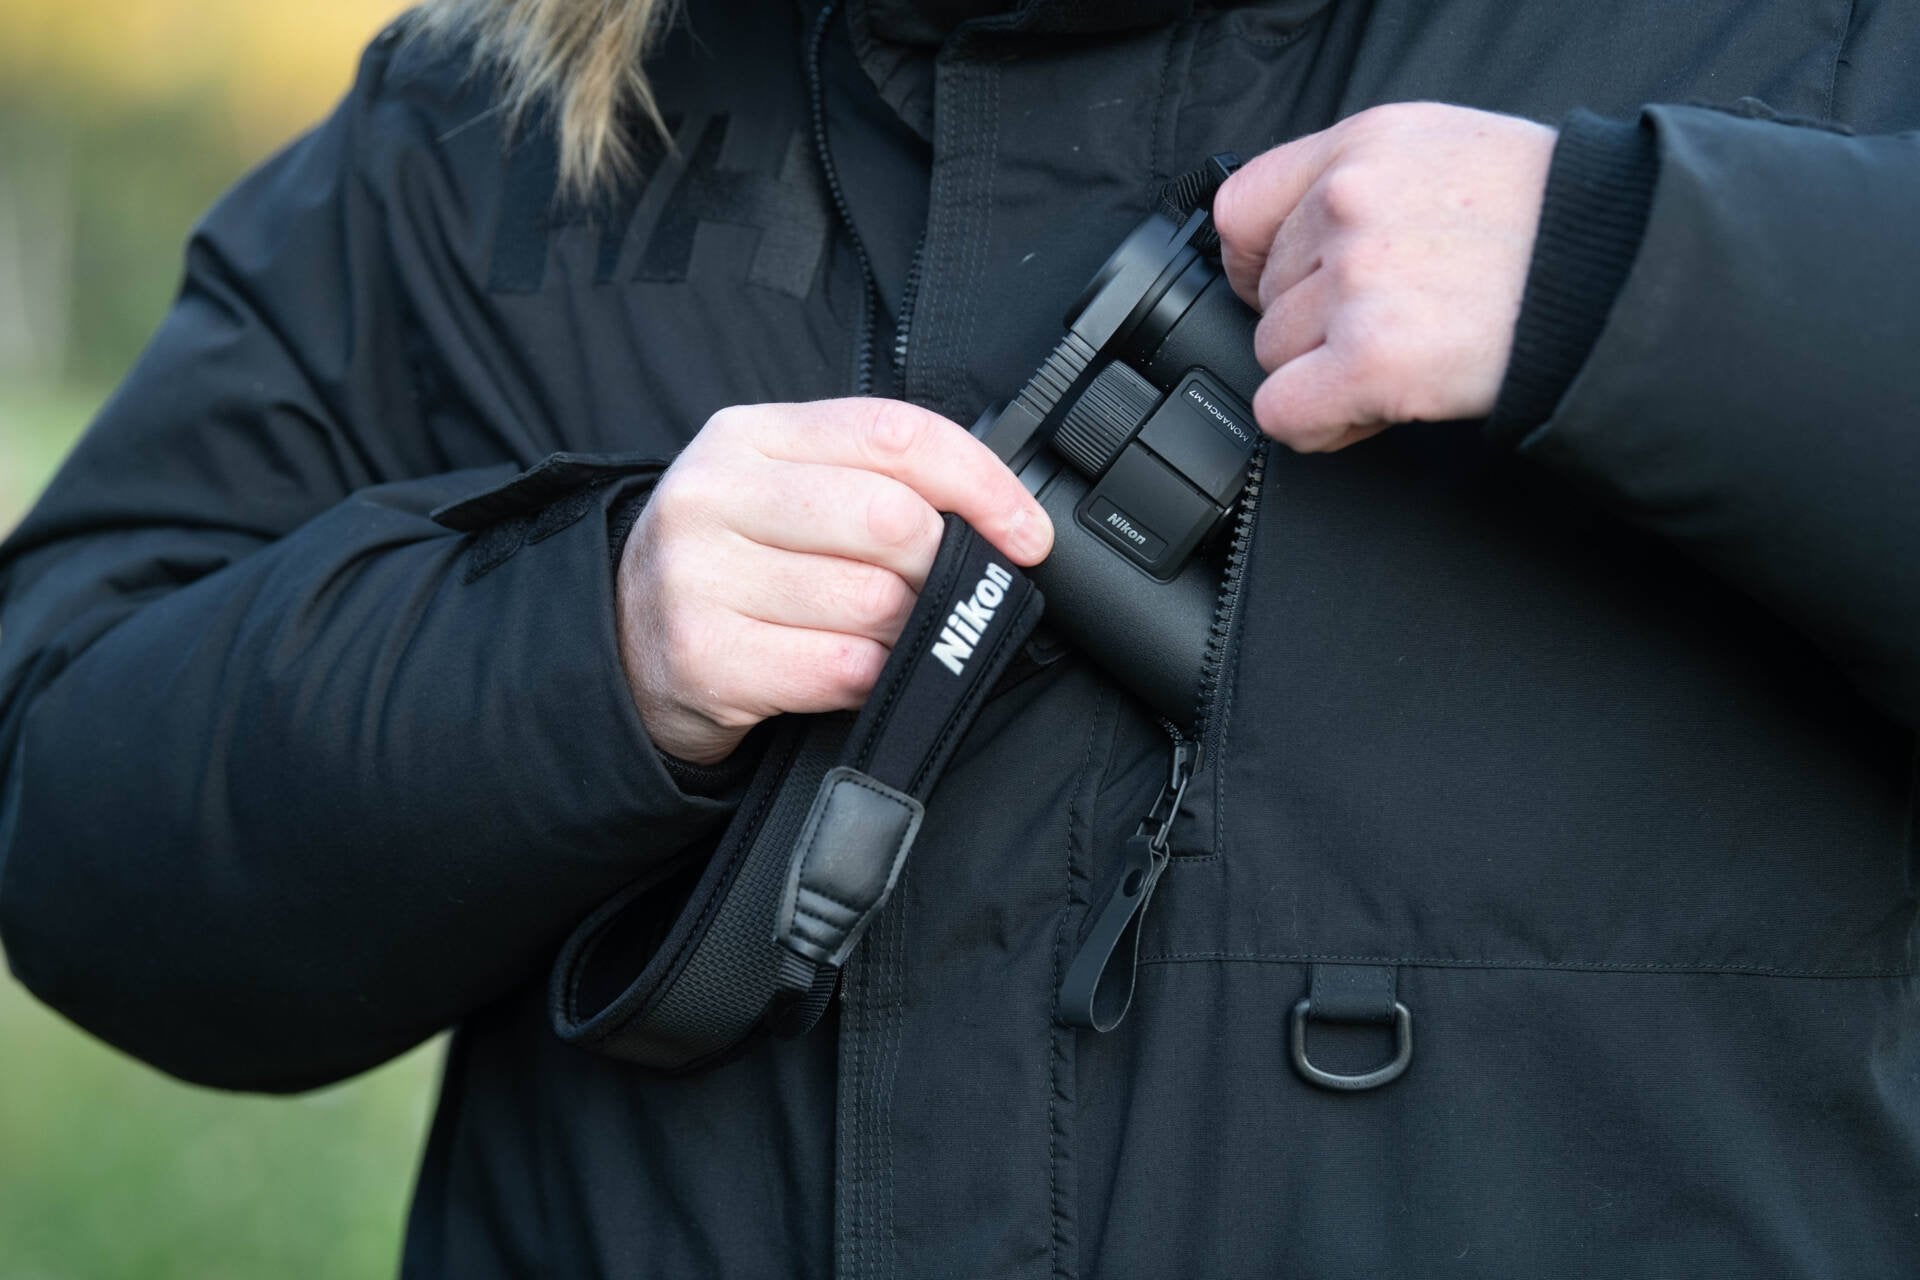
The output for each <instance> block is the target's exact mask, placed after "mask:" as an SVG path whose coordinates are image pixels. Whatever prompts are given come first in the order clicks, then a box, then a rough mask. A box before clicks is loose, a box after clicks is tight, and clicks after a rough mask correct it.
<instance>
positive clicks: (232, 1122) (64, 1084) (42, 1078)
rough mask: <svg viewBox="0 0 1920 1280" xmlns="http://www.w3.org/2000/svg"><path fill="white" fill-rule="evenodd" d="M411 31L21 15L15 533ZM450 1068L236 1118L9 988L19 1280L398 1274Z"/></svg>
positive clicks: (7, 242) (331, 20)
mask: <svg viewBox="0 0 1920 1280" xmlns="http://www.w3.org/2000/svg"><path fill="white" fill-rule="evenodd" d="M400 7H401V6H400V5H399V4H397V3H391V2H389V0H324V2H323V0H298V2H290V0H274V2H273V3H262V2H261V0H198V2H197V3H185V2H183V0H0V532H3V531H4V530H6V529H8V528H10V527H11V526H12V524H13V523H14V522H15V521H16V520H17V519H18V517H19V516H20V514H21V513H22V512H23V511H24V510H25V509H26V507H27V506H28V505H29V504H30V503H31V502H32V500H33V497H34V495H35V494H36V493H37V492H38V491H39V489H40V487H41V486H42V485H44V484H45V482H46V479H47V477H48V476H49V475H50V474H51V473H52V471H53V468H54V467H55V466H56V465H58V462H59V459H60V457H61V455H62V454H63V453H64V452H65V451H66V449H67V447H68V445H69V444H70V443H71V442H72V440H73V439H74V437H75V436H76V435H78V434H79V432H80V431H81V430H82V429H84V427H85V426H86V423H87V420H88V418H89V417H91V415H92V414H93V412H94V410H95V408H96V407H97V406H98V404H99V402H100V401H101V399H102V398H103V397H104V396H105V395H106V393H107V391H108V390H110V389H111V387H112V385H113V383H114V381H115V380H116V379H117V378H119V376H120V375H121V374H122V373H123V372H124V371H125V370H126V368H127V367H128V365H129V364H131V363H132V361H133V358H134V356H135V355H136V354H137V353H138V351H139V348H140V345H141V343H142V342H143V341H144V340H145V338H146V335H147V334H148V333H149V332H151V331H152V329H153V327H154V325H155V324H156V323H157V322H158V320H159V318H160V316H161V314H162V313H163V312H164V311H165V309H166V306H167V304H168V302H169V301H170V300H171V298H172V295H173V292H174V290H175V288H176V286H177V283H178V279H179V272H180V262H181V247H182V245H183V243H184V241H185V238H186V235H187V231H188V229H189V227H190V226H191V225H192V223H193V220H194V219H195V218H196V217H197V216H198V215H199V214H200V213H201V212H202V211H203V210H204V209H205V208H206V207H207V205H208V204H209V203H211V202H212V200H213V199H214V197H216V196H217V195H218V194H219V192H220V191H221V190H222V189H223V188H224V187H226V186H227V185H228V184H229V183H231V182H232V181H233V180H234V179H235V178H236V177H237V176H239V174H240V173H241V172H242V171H244V170H245V169H246V168H247V167H248V166H249V165H251V164H253V163H255V162H256V161H257V160H259V159H260V158H261V157H262V156H264V155H266V154H267V153H268V152H270V151H271V150H272V149H273V148H274V147H275V146H277V145H279V144H280V143H282V142H284V141H285V140H286V139H287V138H289V137H291V136H292V135H293V134H295V133H296V132H298V131H299V130H300V129H301V128H302V127H304V126H305V125H307V124H309V123H311V122H312V121H314V120H317V119H318V118H319V117H320V116H321V115H322V114H324V113H325V111H326V110H327V108H328V106H329V104H330V103H331V102H332V100H333V99H334V98H336V97H337V96H338V95H339V94H340V92H341V91H342V90H343V89H344V88H345V87H346V85H347V83H348V81H349V79H350V78H351V75H352V71H353V64H354V59H355V57H356V56H357V54H358V51H359V48H360V46H361V45H362V44H364V43H365V41H366V40H367V39H368V38H369V37H370V36H371V35H372V34H373V33H374V32H375V31H377V30H378V29H379V28H380V26H381V25H382V24H384V23H385V22H386V21H388V20H389V19H390V18H391V17H392V16H393V15H394V14H395V13H396V12H398V10H399V9H400ZM438 1058H439V1050H438V1048H437V1046H428V1047H424V1048H422V1049H420V1050H418V1051H416V1052H414V1053H413V1054H410V1055H409V1056H407V1057H406V1058H404V1059H402V1060H401V1061H399V1062H396V1063H392V1064H390V1065H388V1066H386V1067H384V1068H382V1069H381V1070H379V1071H376V1072H373V1073H371V1074H370V1075H368V1076H365V1077H363V1078H361V1079H359V1080H357V1081H354V1082H353V1083H351V1084H348V1085H345V1086H341V1087H339V1088H334V1089H328V1090H324V1091H322V1092H319V1093H316V1094H311V1095H308V1096H306V1097H301V1098H295V1099H267V1098H249V1097H240V1096H234V1095H225V1094H217V1093H213V1092H210V1091H206V1090H199V1089H192V1088H188V1087H187V1086H184V1085H181V1084H178V1083H176V1082H174V1081H171V1080H169V1079H167V1078H165V1077H163V1076H161V1075H159V1074H157V1073H155V1072H153V1071H150V1070H148V1069H147V1068H145V1067H142V1066H140V1065H138V1064H137V1063H134V1062H132V1061H131V1060H129V1059H127V1058H125V1057H122V1056H121V1055H119V1054H117V1053H115V1052H114V1051H112V1050H110V1049H108V1048H106V1047H105V1046H103V1045H101V1044H99V1043H98V1042H96V1041H94V1040H91V1039H89V1038H88V1037H87V1036H86V1035H84V1034H83V1033H81V1032H80V1031H77V1030H75V1029H74V1028H73V1027H71V1026H69V1025H68V1024H66V1023H65V1022H63V1021H61V1020H60V1019H59V1018H58V1017H56V1016H55V1015H53V1014H52V1013H49V1012H48V1011H47V1010H45V1009H43V1008H41V1007H40V1006H39V1005H37V1004H35V1003H34V1002H33V1000H32V999H31V997H29V996H28V995H27V994H26V993H25V992H24V991H23V990H22V989H21V988H20V987H19V986H18V985H16V984H14V983H13V982H11V981H10V980H8V979H5V978H0V1280H120V1278H121V1277H125V1278H127V1280H174V1278H176V1277H178V1278H179V1280H187V1278H188V1277H191V1278H192V1280H225V1278H227V1277H233V1278H235V1280H241V1278H245V1280H259V1278H264V1277H272V1278H275V1280H278V1278H279V1277H299V1278H301V1280H306V1278H308V1277H354V1278H356V1280H358V1278H359V1277H369V1276H382V1275H392V1274H393V1273H394V1271H395V1266H396V1262H397V1259H398V1257H399V1241H400V1230H401V1224H402V1221H403V1219H404V1216H405V1212H406V1200H407V1193H408V1190H409V1188H410V1186H411V1183H412V1179H413V1173H414V1167H415V1164H416V1162H417V1160H418V1153H419V1148H420V1143H421V1140H422V1136H423V1133H424V1130H425V1127H426V1122H427V1117H428V1111H429V1107H430V1102H431V1096H432V1089H433V1081H434V1076H435V1073H436V1070H437V1064H438Z"/></svg>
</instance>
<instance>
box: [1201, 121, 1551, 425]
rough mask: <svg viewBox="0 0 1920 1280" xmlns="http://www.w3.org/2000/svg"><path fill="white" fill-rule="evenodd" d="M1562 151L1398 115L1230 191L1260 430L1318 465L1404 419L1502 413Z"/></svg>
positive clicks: (1321, 142) (1536, 133)
mask: <svg viewBox="0 0 1920 1280" xmlns="http://www.w3.org/2000/svg"><path fill="white" fill-rule="evenodd" d="M1556 137H1557V135H1556V134H1555V132H1554V131H1553V130H1552V129H1550V128H1547V127H1546V126H1545V125H1540V124H1535V123H1533V122H1531V121H1528V120H1521V119H1517V118H1515V117H1513V116H1502V115H1494V114H1491V113H1489V112H1485V111H1474V110H1470V109H1468V108H1466V107H1450V106H1443V105H1440V104H1437V103H1425V102H1420V103H1398V104H1394V105H1390V106H1383V107H1374V108H1373V109H1371V110H1368V111H1362V112H1360V113H1359V114H1358V115H1354V116H1349V117H1348V118H1347V119H1345V120H1343V121H1341V122H1340V123H1339V124H1336V125H1334V126H1333V127H1332V128H1330V129H1326V130H1323V131H1322V132H1320V133H1315V134H1310V135H1308V136H1307V137H1304V138H1300V139H1297V140H1295V141H1293V142H1289V143H1287V144H1286V145H1285V146H1281V147H1275V148H1274V149H1273V150H1271V151H1268V152H1265V153H1264V154H1262V155H1260V156H1257V157H1255V158H1254V159H1253V160H1251V161H1249V162H1248V163H1247V164H1246V165H1245V166H1244V167H1243V168H1241V170H1240V171H1239V172H1238V173H1236V174H1234V175H1233V177H1231V178H1229V179H1228V180H1227V181H1226V183H1225V184H1224V185H1223V186H1222V187H1221V188H1220V192H1219V194H1218V195H1217V196H1216V197H1215V199H1214V205H1213V212H1214V223H1215V225H1216V226H1217V227H1218V228H1219V231H1220V244H1221V259H1222V262H1223V263H1224V265H1225V267H1226V271H1227V276H1228V279H1229V280H1230V281H1231V283H1232V284H1233V288H1234V292H1236V293H1238V294H1239V295H1240V297H1241V299H1242V300H1244V301H1245V302H1246V303H1247V305H1248V306H1251V307H1256V308H1257V309H1258V310H1259V311H1260V312H1261V320H1260V325H1259V328H1258V329H1257V330H1256V332H1255V337H1254V354H1255V356H1256V357H1257V358H1258V359H1259V361H1260V365H1261V367H1262V368H1264V369H1266V370H1267V373H1268V377H1267V380H1266V382H1265V383H1263V384H1262V385H1261V387H1260V391H1259V393H1258V394H1257V395H1256V396H1255V397H1254V401H1253V411H1254V416H1255V417H1256V418H1257V419H1258V420H1259V423H1260V426H1261V429H1262V430H1264V431H1265V432H1266V433H1267V434H1268V435H1270V436H1272V437H1273V438H1274V439H1276V440H1279V441H1281V442H1282V443H1283V444H1286V445H1288V446H1290V447H1292V448H1293V449H1296V450H1299V451H1302V452H1315V451H1324V450H1332V449H1341V448H1345V447H1346V446H1347V445H1350V444H1353V443H1354V442H1355V441H1358V440H1364V439H1366V438H1367V437H1368V436H1371V435H1374V434H1376V433H1378V432H1380V431H1382V430H1385V429H1386V428H1387V427H1388V426H1389V425H1391V424H1393V423H1395V422H1415V421H1428V422H1431V421H1444V420H1449V419H1455V418H1477V417H1483V416H1485V415H1486V414H1487V413H1489V412H1491V411H1492V409H1493V402H1494V397H1495V396H1496V395H1497V394H1498V392H1499V390H1500V383H1501V380H1502V379H1503V378H1504V377H1505V375H1506V369H1507V358H1508V356H1509V355H1510V354H1511V352H1512V349H1513V330H1514V322H1515V321H1516V320H1517V319H1518V318H1519V315H1520V297H1521V291H1522V289H1523V288H1524V287H1525V285H1526V279H1527V266H1528V263H1529V262H1530V260H1531V258H1532V255H1533V239H1534V233H1535V231H1536V230H1537V229H1538V227H1539V223H1540V205H1541V199H1542V196H1543V194H1544V192H1545V188H1546V180H1547V168H1548V165H1549V164H1550V163H1551V161H1552V159H1553V147H1554V142H1555V139H1556Z"/></svg>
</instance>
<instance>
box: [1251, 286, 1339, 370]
mask: <svg viewBox="0 0 1920 1280" xmlns="http://www.w3.org/2000/svg"><path fill="white" fill-rule="evenodd" d="M1330 293H1331V286H1330V283H1329V280H1328V276H1327V273H1326V272H1324V271H1316V272H1314V273H1313V274H1312V275H1310V276H1308V277H1307V278H1306V279H1304V280H1302V281H1301V282H1300V283H1299V284H1297V285H1295V286H1294V287H1293V288H1291V289H1289V290H1287V291H1286V292H1285V293H1283V294H1281V295H1280V296H1279V297H1277V298H1275V299H1274V300H1273V301H1272V302H1271V303H1269V304H1268V306H1267V310H1266V314H1265V315H1263V316H1261V317H1260V323H1259V325H1258V326H1256V327H1255V329H1254V331H1253V356H1254V359H1256V360H1258V361H1259V362H1260V367H1261V368H1262V369H1265V370H1266V371H1267V372H1268V373H1272V372H1273V371H1274V370H1276V369H1278V368H1279V367H1280V366H1281V365H1283V364H1285V363H1287V361H1289V360H1297V359H1299V358H1300V357H1301V356H1303V355H1305V354H1306V353H1307V352H1309V351H1311V350H1313V349H1314V348H1315V347H1317V346H1319V345H1320V344H1321V343H1323V342H1325V341H1326V340H1327V314H1328V311H1327V309H1328V306H1329V305H1330V304H1331V302H1332V298H1331V297H1330V296H1329V294H1330Z"/></svg>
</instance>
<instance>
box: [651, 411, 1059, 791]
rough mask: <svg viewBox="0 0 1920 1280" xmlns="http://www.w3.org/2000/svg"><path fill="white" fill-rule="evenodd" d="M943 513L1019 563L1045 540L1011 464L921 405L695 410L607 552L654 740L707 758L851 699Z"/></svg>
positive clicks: (863, 686)
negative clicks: (634, 515)
mask: <svg viewBox="0 0 1920 1280" xmlns="http://www.w3.org/2000/svg"><path fill="white" fill-rule="evenodd" d="M943 511H951V512H954V513H956V514H958V515H960V516H961V517H963V518H964V519H965V520H966V521H967V522H968V523H969V524H971V525H972V526H973V527H974V528H975V529H977V530H978V531H979V532H980V533H981V535H982V536H984V537H985V538H986V539H987V540H988V541H989V542H991V543H993V545H994V546H996V547H998V548H999V549H1000V550H1001V551H1002V552H1003V553H1004V554H1006V555H1007V556H1008V557H1009V558H1011V559H1012V560H1013V561H1015V562H1016V563H1018V564H1021V565H1032V564H1037V563H1038V562H1039V561H1041V560H1043V559H1045V558H1046V556H1047V553H1048V552H1049V551H1050V550H1051V549H1052V547H1053V526H1052V523H1051V522H1050V521H1049V520H1048V519H1047V515H1046V513H1045V512H1044V511H1042V510H1041V508H1040V504H1039V503H1037V502H1035V501H1034V500H1033V498H1032V497H1031V496H1029V495H1028V493H1027V491H1026V490H1025V489H1024V488H1022V487H1021V484H1020V482H1019V480H1018V479H1016V478H1015V477H1014V474H1013V472H1011V471H1009V470H1008V469H1007V468H1006V467H1005V466H1004V465H1003V464H1002V463H1001V462H1000V460H999V459H998V458H996V457H994V456H993V454H992V453H991V452H990V451H989V450H988V449H987V447H986V446H985V445H983V444H981V443H980V442H979V441H978V440H975V439H974V438H973V437H972V436H971V435H969V434H968V433H967V432H966V431H965V430H964V429H963V428H961V427H959V426H957V425H955V424H954V423H952V422H950V421H948V420H947V419H945V418H943V417H941V416H940V415H938V414H936V413H931V412H929V411H928V410H925V409H921V408H917V407H916V406H914V405H910V404H905V403H902V402H900V401H896V400H877V399H858V400H823V401H818V402H815V403H812V404H771V405H749V406H743V407H736V408H731V409H723V410H721V411H720V412H719V413H716V414H714V415H713V417H711V418H709V419H708V420H707V423H706V425H705V426H704V427H702V428H701V429H700V433H699V434H698V435H697V436H695V437H694V439H693V441H692V442H691V443H690V444H689V445H688V446H687V447H686V449H685V451H683V452H682V453H681V455H680V456H679V458H678V459H676V460H675V462H674V464H673V465H672V466H671V467H669V468H668V469H667V471H666V474H664V475H663V476H661V477H660V481H659V484H658V485H657V486H656V487H655V489H654V491H653V494H652V496H651V497H650V498H649V499H648V501H647V505H646V507H645V509H644V510H643V511H642V512H641V514H640V518H639V520H638V521H636V522H635V524H634V527H633V532H632V533H631V534H629V535H628V537H627V541H626V545H625V546H624V548H623V549H622V551H621V556H620V569H619V575H618V582H619V587H618V593H617V597H618V608H619V634H620V656H621V661H622V663H623V664H624V665H625V667H626V674H627V683H628V685H629V687H630V688H631V689H632V691H633V700H634V705H635V706H636V707H637V708H638V709H639V712H640V719H641V721H642V723H644V724H645V725H646V728H647V733H648V734H649V735H650V736H651V737H652V739H653V742H654V745H655V746H657V747H658V748H659V749H660V750H662V751H665V752H667V753H669V754H671V755H675V756H678V757H680V758H681V759H683V760H689V761H692V762H694V763H696V764H712V763H714V762H716V761H719V760H722V759H725V758H726V757H727V756H728V755H729V754H731V753H732V751H733V749H734V747H736V746H737V745H739V742H740V739H741V738H743V737H745V736H746V733H747V731H748V730H749V729H751V728H752V727H753V726H754V725H756V724H758V723H759V722H760V721H762V720H765V719H767V718H768V717H770V716H773V715H777V714H779V713H781V712H786V711H795V712H818V711H837V710H850V709H853V708H856V707H858V706H860V705H861V703H863V702H865V701H866V697H867V694H868V693H869V692H870V691H871V690H872V688H873V686H874V683H875V682H876V681H877V680H878V679H879V678H880V670H881V668H882V667H883V666H885V664H886V660H887V653H888V648H889V646H891V645H892V644H893V643H894V641H896V640H897V639H899V636H900V631H901V628H902V627H904V626H905V625H906V621H907V616H908V615H909V614H910V613H911V612H912V611H913V605H914V600H915V598H916V593H917V592H918V591H919V589H920V588H921V587H922V586H923V585H925V582H926V577H927V573H928V571H929V570H930V569H931V568H932V567H933V559H934V555H935V553H936V552H938V550H939V549H940V539H941V536H942V534H943V532H944V528H943V525H942V523H941V518H940V513H941V512H943Z"/></svg>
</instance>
